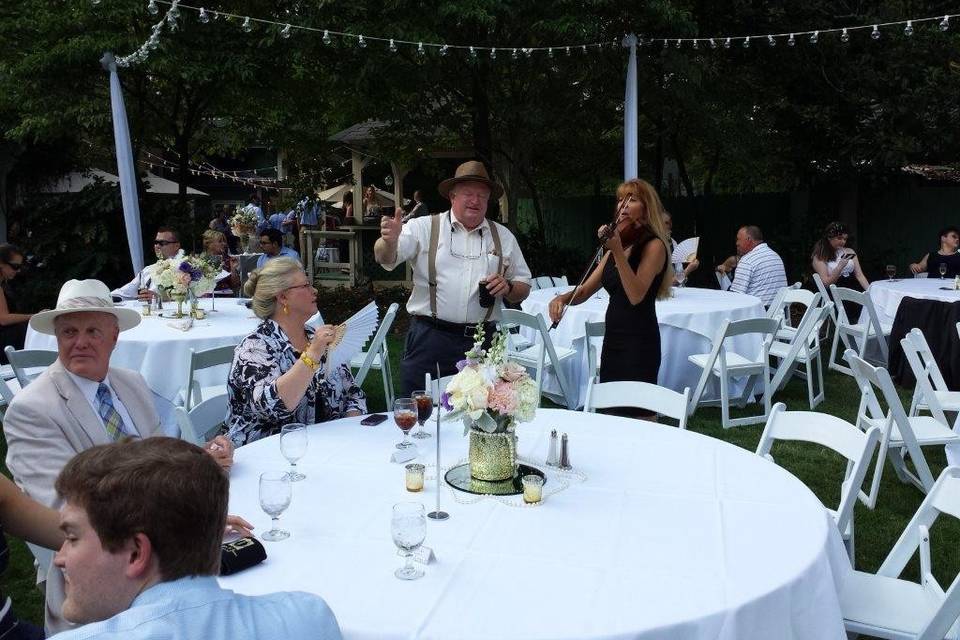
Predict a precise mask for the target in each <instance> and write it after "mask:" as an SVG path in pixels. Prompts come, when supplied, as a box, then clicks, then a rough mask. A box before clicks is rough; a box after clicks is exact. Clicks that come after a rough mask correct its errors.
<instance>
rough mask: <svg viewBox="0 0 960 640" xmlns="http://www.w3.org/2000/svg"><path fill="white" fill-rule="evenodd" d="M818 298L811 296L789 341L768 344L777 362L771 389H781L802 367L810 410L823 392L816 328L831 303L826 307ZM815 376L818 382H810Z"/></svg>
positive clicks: (816, 403)
mask: <svg viewBox="0 0 960 640" xmlns="http://www.w3.org/2000/svg"><path fill="white" fill-rule="evenodd" d="M807 293H809V292H807ZM819 298H820V294H819V293H817V294H815V295H814V299H815V302H814V303H813V304H811V305H810V306H808V307H807V310H806V312H805V313H804V314H803V319H801V320H800V324H799V325H798V326H797V328H796V329H794V330H793V332H794V333H793V337H792V340H791V341H790V342H781V341H779V340H774V342H773V343H772V344H771V345H770V355H771V356H772V357H773V358H775V359H777V360H778V361H779V364H778V365H777V368H776V371H774V374H773V381H772V382H771V383H770V388H771V389H773V391H774V392H776V391H778V390H780V389H782V388H783V387H784V386H786V384H787V382H789V381H790V378H791V377H793V374H794V372H796V370H797V369H798V368H800V367H801V366H802V367H803V369H804V375H803V377H804V378H806V380H807V400H808V401H809V403H810V409H811V410H813V409H816V408H817V405H819V404H820V403H821V402H823V398H824V395H825V393H826V390H825V387H824V386H823V361H822V359H821V357H820V339H819V337H818V336H817V329H818V328H819V327H820V325H821V323H823V322H824V320H825V319H826V318H827V317H829V315H830V312H831V311H832V307H833V303H832V302H828V303H827V305H826V306H820V305H819V304H818V302H819ZM778 335H779V334H778ZM814 375H816V378H817V382H818V384H817V385H814V382H813V379H814ZM815 386H816V391H815V390H814V387H815Z"/></svg>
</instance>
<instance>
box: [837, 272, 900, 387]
mask: <svg viewBox="0 0 960 640" xmlns="http://www.w3.org/2000/svg"><path fill="white" fill-rule="evenodd" d="M830 292H831V293H832V294H833V305H834V309H835V310H836V312H837V313H836V321H837V326H836V330H835V331H834V334H833V345H832V346H831V347H830V362H829V366H830V368H831V369H833V370H834V371H839V372H840V373H845V374H847V375H848V376H849V375H853V373H852V372H851V371H850V367H847V366H845V365H844V364H843V363H842V362H839V361H837V348H838V345H839V344H840V342H841V341H842V342H843V348H844V350H847V349H853V351H854V352H856V354H857V355H858V356H860V357H861V358H863V357H865V354H866V352H867V343H868V342H869V341H870V340H871V339H876V341H877V343H879V345H880V358H881V362H880V364H883V365H886V363H887V362H888V356H889V354H888V350H887V336H889V335H890V330H891V328H892V325H889V324H880V320H879V319H878V317H877V310H876V309H875V308H874V306H873V301H872V300H871V299H870V296H869V295H868V294H866V293H862V292H860V291H854V290H853V289H847V288H846V287H838V286H837V285H835V284H832V285H830ZM844 302H852V303H853V304H857V305H860V318H859V319H858V320H857V323H856V324H854V323H852V322H851V321H850V319H849V318H848V317H847V312H846V309H844V306H843V303H844ZM864 316H866V317H864Z"/></svg>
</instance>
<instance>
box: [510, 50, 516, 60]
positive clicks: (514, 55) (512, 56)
mask: <svg viewBox="0 0 960 640" xmlns="http://www.w3.org/2000/svg"><path fill="white" fill-rule="evenodd" d="M510 57H511V58H513V59H514V60H516V59H517V50H516V49H514V50H513V51H512V52H510Z"/></svg>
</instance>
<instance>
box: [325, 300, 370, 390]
mask: <svg viewBox="0 0 960 640" xmlns="http://www.w3.org/2000/svg"><path fill="white" fill-rule="evenodd" d="M379 316H380V314H379V311H378V310H377V303H376V302H371V303H370V304H368V305H367V306H365V307H364V308H363V309H360V311H357V312H356V313H355V314H353V315H352V316H350V317H349V318H347V321H346V322H344V323H343V324H340V325H337V333H336V336H335V337H334V339H333V342H331V343H330V348H329V349H328V351H327V375H328V376H329V375H330V372H331V371H335V370H336V369H338V368H340V365H342V364H349V362H350V359H351V358H353V356H355V355H357V354H358V353H360V352H361V351H362V350H363V345H364V344H365V343H366V342H367V340H368V339H369V338H370V336H372V335H373V332H374V331H376V330H377V324H378V323H379Z"/></svg>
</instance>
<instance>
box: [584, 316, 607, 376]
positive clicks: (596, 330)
mask: <svg viewBox="0 0 960 640" xmlns="http://www.w3.org/2000/svg"><path fill="white" fill-rule="evenodd" d="M606 327H607V325H606V323H604V322H602V321H601V322H585V323H584V324H583V330H584V335H583V342H584V346H586V348H587V373H588V375H590V377H591V378H592V377H594V376H596V375H599V374H600V351H599V350H598V349H597V346H596V345H595V344H594V342H593V339H594V338H603V335H604V333H606Z"/></svg>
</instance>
